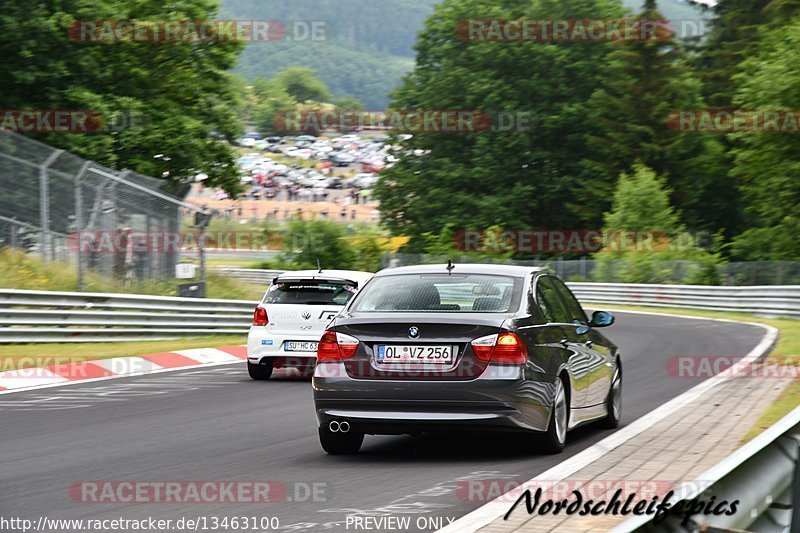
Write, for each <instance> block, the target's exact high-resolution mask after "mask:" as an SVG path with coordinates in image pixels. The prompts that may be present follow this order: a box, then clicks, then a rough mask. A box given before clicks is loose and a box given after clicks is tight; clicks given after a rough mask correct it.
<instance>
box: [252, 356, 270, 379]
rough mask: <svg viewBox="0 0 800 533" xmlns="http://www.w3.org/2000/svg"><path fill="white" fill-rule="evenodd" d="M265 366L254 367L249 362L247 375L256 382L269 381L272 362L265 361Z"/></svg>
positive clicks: (257, 365)
mask: <svg viewBox="0 0 800 533" xmlns="http://www.w3.org/2000/svg"><path fill="white" fill-rule="evenodd" d="M266 363H267V364H265V365H264V364H261V365H259V364H256V365H254V364H253V363H251V362H250V361H248V362H247V373H248V374H250V377H251V378H253V379H254V380H256V381H264V380H267V379H269V377H270V376H271V375H272V361H271V360H269V359H268V360H266Z"/></svg>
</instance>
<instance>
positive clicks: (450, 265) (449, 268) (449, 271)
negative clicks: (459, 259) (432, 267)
mask: <svg viewBox="0 0 800 533" xmlns="http://www.w3.org/2000/svg"><path fill="white" fill-rule="evenodd" d="M454 268H455V265H454V264H453V262H452V261H451V260H449V259H448V260H447V275H448V276H449V275H450V274H452V273H453V269H454Z"/></svg>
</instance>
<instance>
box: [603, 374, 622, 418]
mask: <svg viewBox="0 0 800 533" xmlns="http://www.w3.org/2000/svg"><path fill="white" fill-rule="evenodd" d="M606 409H607V410H608V414H607V415H606V417H605V418H604V419H602V420H601V421H600V426H601V427H604V428H606V429H616V428H618V427H619V420H620V417H621V416H622V367H621V366H620V364H619V361H617V369H616V370H614V377H613V378H611V388H610V389H609V390H608V398H606Z"/></svg>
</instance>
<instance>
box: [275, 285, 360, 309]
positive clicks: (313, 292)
mask: <svg viewBox="0 0 800 533" xmlns="http://www.w3.org/2000/svg"><path fill="white" fill-rule="evenodd" d="M355 293H356V287H355V286H353V285H352V284H348V283H344V282H342V283H334V282H327V281H326V282H316V281H279V282H277V283H273V284H272V285H270V287H269V289H267V293H266V294H265V295H264V299H263V300H262V302H263V303H265V304H305V305H330V304H335V305H344V304H346V303H347V302H348V301H349V300H350V298H351V297H352V296H353V294H355Z"/></svg>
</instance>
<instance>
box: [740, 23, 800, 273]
mask: <svg viewBox="0 0 800 533" xmlns="http://www.w3.org/2000/svg"><path fill="white" fill-rule="evenodd" d="M798 61H800V16H798V17H795V18H794V19H793V20H792V21H791V22H790V23H789V24H787V25H786V26H782V27H780V28H769V29H764V31H763V35H762V40H761V45H760V46H759V49H758V52H757V53H756V54H755V55H753V56H752V57H750V58H749V59H747V60H745V61H744V62H743V64H742V72H741V73H740V74H739V75H738V76H737V77H736V80H735V81H736V82H737V84H738V87H739V92H738V93H737V95H736V97H735V100H734V102H735V103H736V105H737V106H738V107H739V108H741V109H750V110H782V109H783V110H787V109H788V110H794V109H800V72H799V71H798V69H797V64H798ZM798 148H800V141H798V137H797V134H790V133H741V134H737V135H736V149H735V152H734V154H735V161H734V166H733V169H732V173H733V175H734V176H736V177H737V178H738V179H739V180H740V181H741V187H742V191H743V194H744V198H745V200H746V202H747V211H746V212H747V220H748V226H749V227H750V229H748V230H747V231H745V232H743V233H742V235H740V236H738V237H737V238H736V239H735V240H734V244H733V248H732V250H733V252H734V256H736V257H738V258H742V259H744V258H747V259H784V260H798V259H800V241H798V240H797V238H796V235H797V231H798V228H799V227H800V151H799V150H798Z"/></svg>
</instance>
